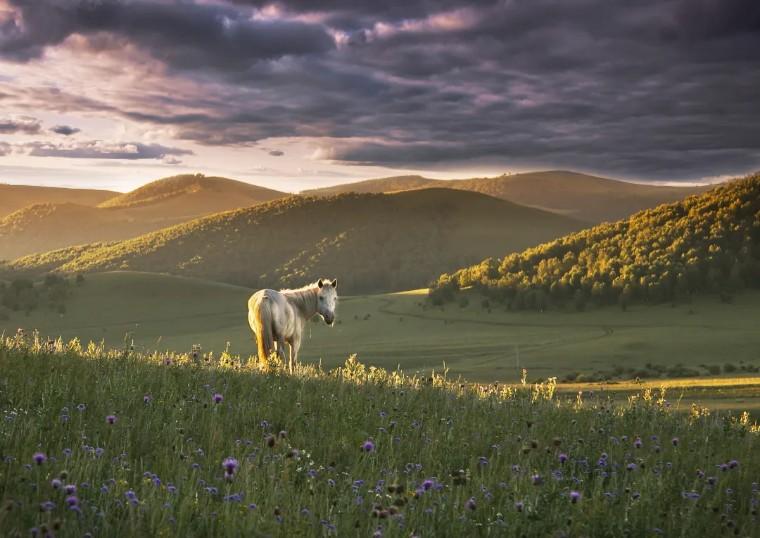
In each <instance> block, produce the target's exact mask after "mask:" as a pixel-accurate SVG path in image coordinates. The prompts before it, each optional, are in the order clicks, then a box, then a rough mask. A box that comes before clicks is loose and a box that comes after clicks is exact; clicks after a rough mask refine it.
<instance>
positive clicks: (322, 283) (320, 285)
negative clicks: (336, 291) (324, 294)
mask: <svg viewBox="0 0 760 538" xmlns="http://www.w3.org/2000/svg"><path fill="white" fill-rule="evenodd" d="M324 285H325V284H324V282H322V279H321V278H320V279H319V280H318V281H317V286H319V287H320V288H321V287H322V286H324Z"/></svg>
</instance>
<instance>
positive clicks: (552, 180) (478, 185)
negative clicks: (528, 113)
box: [304, 170, 706, 223]
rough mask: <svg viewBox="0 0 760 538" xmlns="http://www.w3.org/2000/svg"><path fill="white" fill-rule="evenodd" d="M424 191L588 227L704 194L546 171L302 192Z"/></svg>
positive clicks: (385, 181) (396, 180)
mask: <svg viewBox="0 0 760 538" xmlns="http://www.w3.org/2000/svg"><path fill="white" fill-rule="evenodd" d="M430 187H446V188H450V189H457V190H466V191H474V192H480V193H482V194H488V195H489V196H494V197H496V198H501V199H504V200H509V201H510V202H514V203H516V204H520V205H527V206H531V207H536V208H539V209H545V210H547V211H552V212H554V213H559V214H562V215H567V216H571V217H573V218H577V219H579V220H583V221H586V222H591V223H599V222H603V221H612V220H618V219H621V218H625V217H628V216H630V215H631V214H633V213H635V212H637V211H640V210H642V209H647V208H651V207H655V206H658V205H660V204H663V203H669V202H674V201H677V200H681V199H683V198H686V197H687V196H689V195H691V194H697V193H700V192H704V191H705V190H706V187H664V186H659V185H643V184H640V183H628V182H624V181H617V180H614V179H606V178H601V177H595V176H590V175H587V174H579V173H576V172H568V171H562V170H552V171H546V172H530V173H525V174H512V175H503V176H499V177H487V178H472V179H452V180H440V179H429V178H425V177H422V176H398V177H389V178H381V179H371V180H368V181H360V182H358V183H349V184H345V185H337V186H334V187H327V188H324V189H315V190H311V191H305V193H304V194H312V195H316V196H321V195H332V194H338V193H341V192H391V191H401V190H411V189H420V188H430Z"/></svg>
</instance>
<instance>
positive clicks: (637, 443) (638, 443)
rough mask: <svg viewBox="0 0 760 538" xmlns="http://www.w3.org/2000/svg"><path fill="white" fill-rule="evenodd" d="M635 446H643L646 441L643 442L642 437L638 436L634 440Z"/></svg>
mask: <svg viewBox="0 0 760 538" xmlns="http://www.w3.org/2000/svg"><path fill="white" fill-rule="evenodd" d="M633 446H634V447H636V448H641V447H642V446H644V443H642V442H641V437H637V438H636V439H635V440H634V441H633Z"/></svg>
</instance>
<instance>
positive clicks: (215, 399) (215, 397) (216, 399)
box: [211, 392, 224, 404]
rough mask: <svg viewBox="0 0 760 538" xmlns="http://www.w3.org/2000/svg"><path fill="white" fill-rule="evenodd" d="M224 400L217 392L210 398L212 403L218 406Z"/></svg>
mask: <svg viewBox="0 0 760 538" xmlns="http://www.w3.org/2000/svg"><path fill="white" fill-rule="evenodd" d="M223 400H224V396H222V395H221V394H219V393H218V392H215V393H214V395H213V396H212V397H211V401H213V402H214V403H215V404H220V403H222V401H223Z"/></svg>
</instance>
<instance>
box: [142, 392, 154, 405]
mask: <svg viewBox="0 0 760 538" xmlns="http://www.w3.org/2000/svg"><path fill="white" fill-rule="evenodd" d="M152 401H153V396H151V395H150V394H146V395H145V396H143V403H146V404H149V403H150V402H152Z"/></svg>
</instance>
